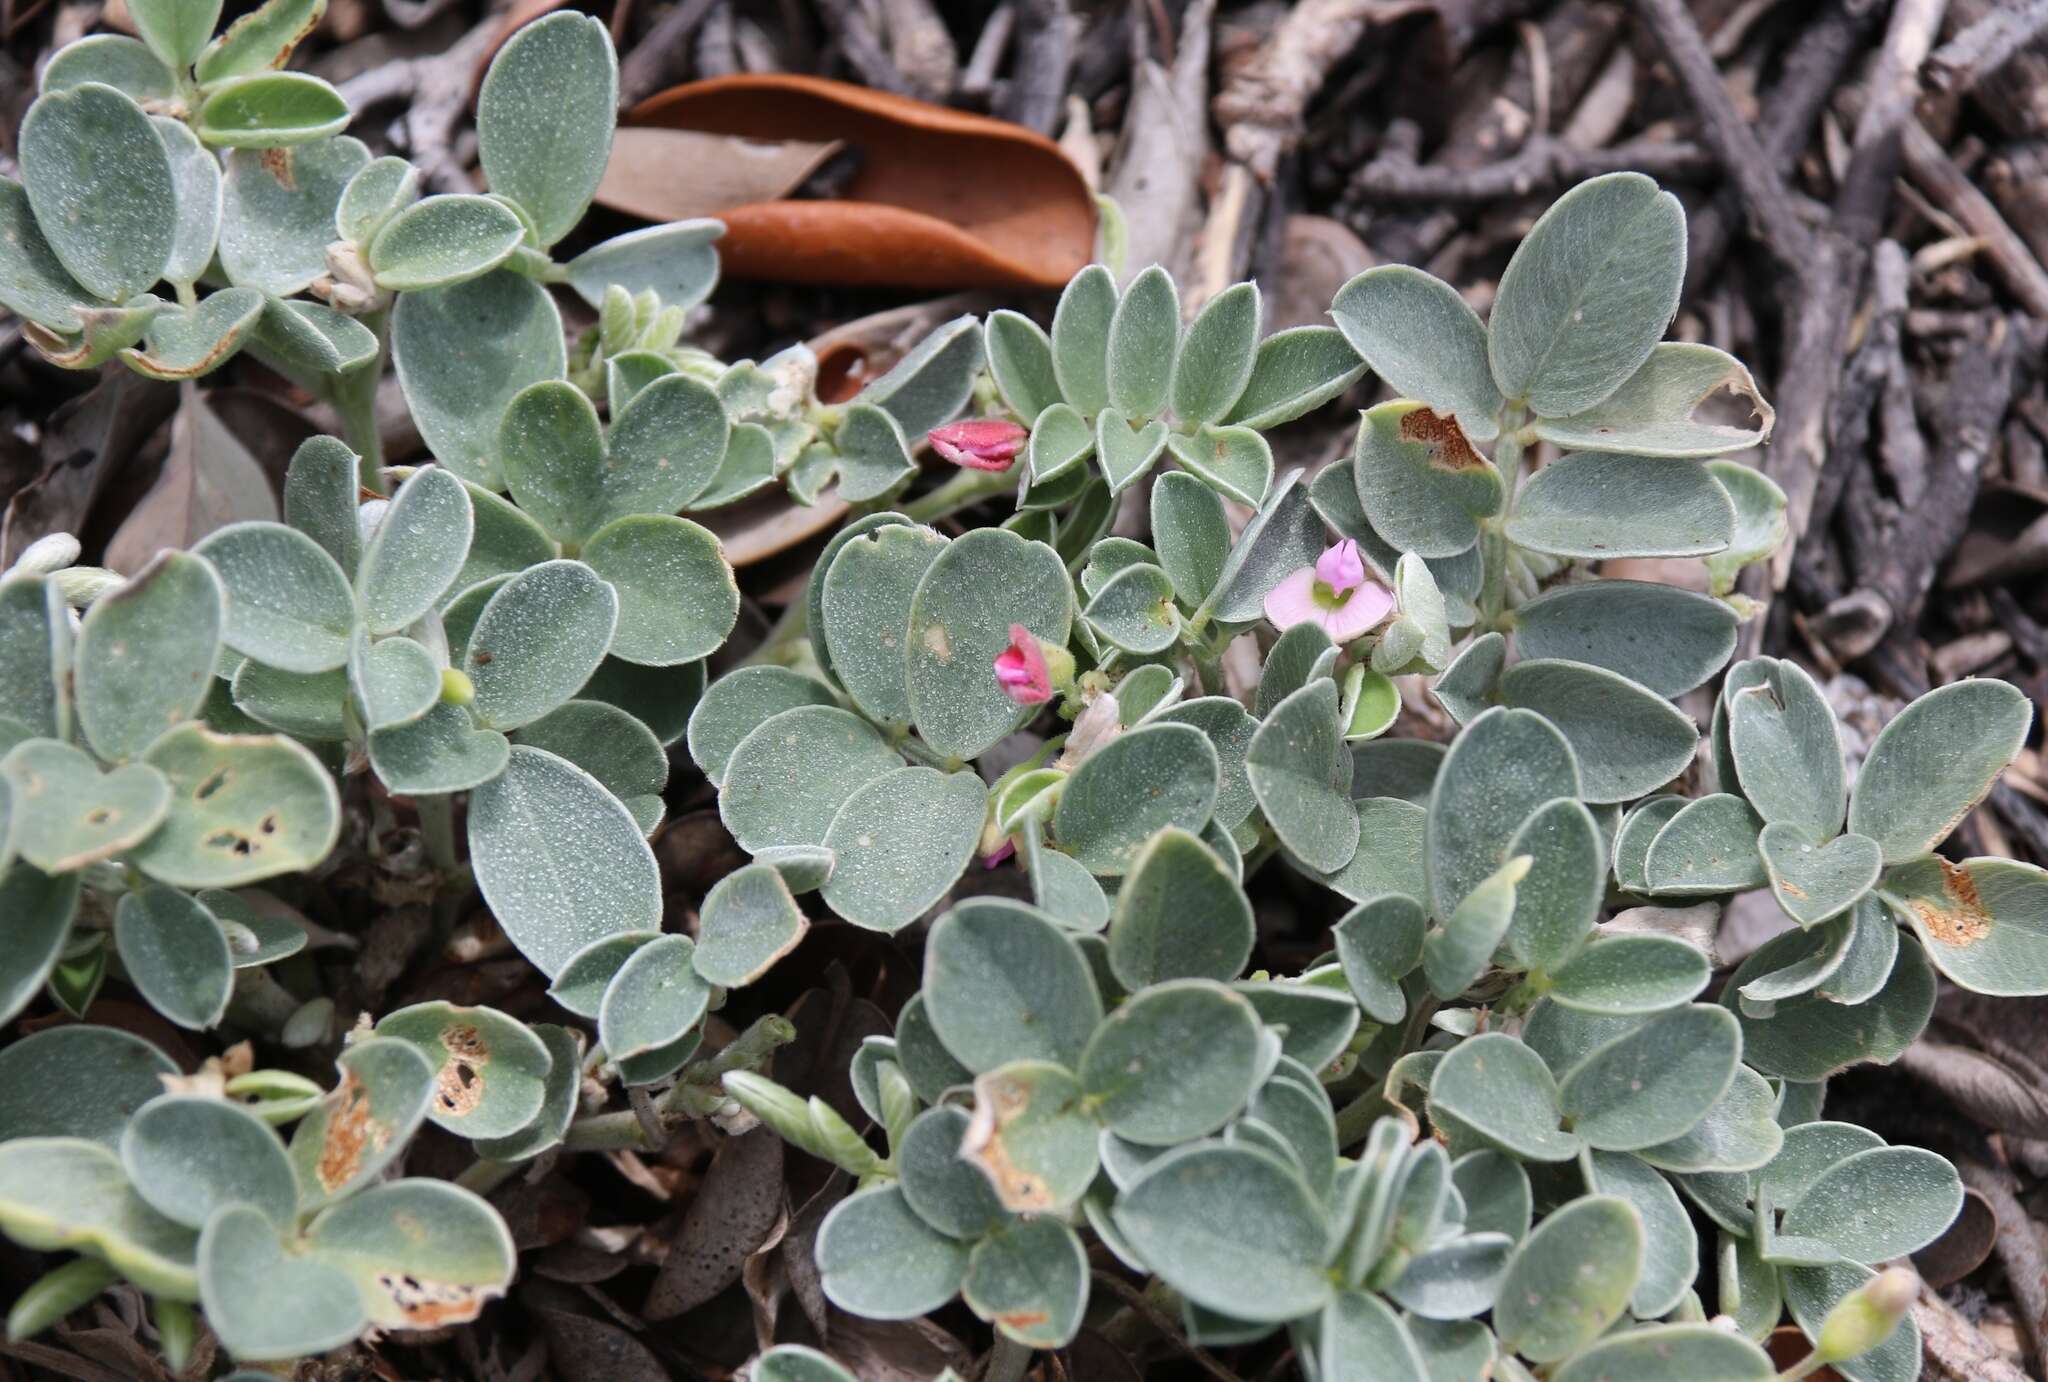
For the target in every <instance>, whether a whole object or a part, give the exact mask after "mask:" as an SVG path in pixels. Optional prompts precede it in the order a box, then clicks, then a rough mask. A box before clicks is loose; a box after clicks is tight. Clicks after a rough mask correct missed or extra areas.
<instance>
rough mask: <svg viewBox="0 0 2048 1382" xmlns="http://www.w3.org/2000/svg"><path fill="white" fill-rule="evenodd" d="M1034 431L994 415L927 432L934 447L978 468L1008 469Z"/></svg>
mask: <svg viewBox="0 0 2048 1382" xmlns="http://www.w3.org/2000/svg"><path fill="white" fill-rule="evenodd" d="M1030 435H1031V434H1030V433H1029V432H1027V431H1025V430H1024V429H1023V428H1022V427H1019V426H1018V425H1017V424H1016V423H1014V422H1008V421H1005V420H1004V419H1002V418H993V417H984V418H974V419H971V420H969V421H967V422H949V423H947V424H946V425H945V426H944V427H934V428H932V430H931V431H929V432H927V433H925V437H926V439H927V440H929V441H930V442H931V444H932V450H934V451H936V452H938V453H939V454H940V455H941V456H944V457H945V458H946V459H947V460H949V461H951V462H952V463H953V464H954V465H964V466H968V467H970V468H972V469H974V470H1008V469H1009V468H1010V465H1011V463H1012V462H1013V461H1015V460H1016V459H1017V453H1018V452H1019V451H1021V450H1023V449H1024V441H1025V438H1027V437H1029V436H1030Z"/></svg>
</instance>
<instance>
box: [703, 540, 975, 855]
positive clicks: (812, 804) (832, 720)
mask: <svg viewBox="0 0 2048 1382" xmlns="http://www.w3.org/2000/svg"><path fill="white" fill-rule="evenodd" d="M982 531H988V530H986V529H984V530H982ZM791 675H794V674H793V673H792V674H791ZM792 689H793V688H791V687H789V686H786V685H771V686H770V687H769V688H768V689H767V690H766V691H765V693H761V694H764V695H765V696H766V697H767V698H768V704H775V703H777V700H778V699H779V698H780V697H782V696H784V695H787V694H789V692H790V690H792ZM748 690H749V691H754V690H755V688H748ZM743 694H744V693H743ZM704 706H705V707H706V710H705V713H706V714H712V713H713V711H714V710H715V712H716V714H717V716H718V717H719V719H720V720H724V719H726V717H728V716H730V717H732V718H733V720H734V721H739V720H740V719H741V718H742V717H744V718H752V716H753V714H754V712H755V710H756V708H757V706H759V707H760V708H765V706H761V704H760V702H759V701H755V700H752V699H751V697H749V698H747V699H742V698H741V697H740V696H735V697H731V698H727V697H716V698H714V695H712V694H707V695H706V696H705V698H704ZM698 723H699V722H698V720H697V719H696V718H694V717H693V719H692V730H691V737H692V742H693V744H694V743H696V742H698V738H699V736H698V732H697V727H698ZM738 727H739V724H738V723H734V724H733V725H732V728H734V729H737V728H738ZM714 728H716V729H718V730H719V731H720V732H719V735H718V736H717V737H718V738H719V739H720V740H721V741H722V739H723V737H724V735H725V733H728V732H730V731H729V730H727V729H726V727H725V725H724V724H718V725H711V724H706V725H705V726H704V730H705V733H704V736H703V737H704V738H707V739H709V738H711V737H712V734H711V731H712V730H713V729H714ZM693 751H694V750H693ZM902 766H903V759H902V757H901V756H899V755H898V754H897V753H896V751H895V750H894V749H891V748H890V747H889V746H888V744H886V743H885V742H883V740H882V737H881V735H879V734H877V733H876V732H875V731H874V729H873V728H871V727H870V726H869V725H868V723H867V722H866V721H865V720H862V719H861V718H860V717H859V716H857V715H854V714H852V713H851V712H849V711H845V710H841V709H839V708H838V707H837V706H833V705H823V704H810V703H800V704H797V705H794V706H792V707H791V708H790V709H787V710H781V711H776V712H774V713H771V714H770V715H768V716H767V717H766V718H763V719H760V720H759V721H757V722H756V723H755V724H754V726H753V727H752V728H751V729H749V730H747V731H746V732H745V733H744V734H743V735H742V737H741V738H740V740H739V742H738V743H737V744H736V745H735V746H734V747H733V748H732V749H731V750H730V751H729V752H728V753H727V756H726V765H725V780H724V783H723V784H722V786H721V788H720V791H719V794H718V810H719V816H720V818H721V819H722V820H723V821H724V822H725V825H726V828H727V829H728V830H730V831H731V832H732V835H733V838H734V839H736V840H738V841H739V843H740V845H741V847H742V848H744V849H746V850H748V851H749V852H757V851H759V850H762V849H766V848H769V847H771V846H775V845H822V844H824V843H825V839H826V836H827V835H828V834H829V833H830V830H831V827H832V821H833V818H834V817H835V816H837V815H838V813H839V808H840V807H841V806H843V805H844V804H845V803H846V800H847V798H849V797H851V796H852V795H853V794H854V793H855V792H857V791H859V790H860V789H861V788H862V787H863V786H865V785H867V784H868V783H870V782H872V781H874V780H875V779H876V778H879V777H881V776H883V775H884V774H886V773H889V772H893V771H894V770H896V769H898V768H901V767H902Z"/></svg>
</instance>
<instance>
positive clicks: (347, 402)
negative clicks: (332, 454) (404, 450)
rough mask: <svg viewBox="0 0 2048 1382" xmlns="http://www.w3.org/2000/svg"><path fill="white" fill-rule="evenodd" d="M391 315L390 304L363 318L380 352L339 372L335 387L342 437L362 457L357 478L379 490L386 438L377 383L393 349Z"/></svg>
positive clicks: (369, 488)
mask: <svg viewBox="0 0 2048 1382" xmlns="http://www.w3.org/2000/svg"><path fill="white" fill-rule="evenodd" d="M390 315H391V314H390V310H389V309H388V308H387V309H386V310H384V311H382V312H373V313H370V314H369V315H368V316H365V317H363V318H362V319H361V320H362V323H363V325H364V326H367V327H369V328H370V330H371V331H372V332H374V333H375V334H376V337H377V353H376V354H375V355H374V356H372V357H371V358H370V359H369V360H367V361H366V362H364V363H363V364H360V365H358V366H356V367H355V368H354V369H352V370H350V371H348V372H347V373H346V374H341V375H337V376H335V379H334V391H333V397H334V408H335V411H336V412H338V413H340V414H341V431H342V439H343V440H344V441H346V442H347V443H348V444H349V449H350V450H352V451H354V452H355V453H356V454H357V455H358V456H360V457H362V462H361V464H360V465H359V467H358V471H357V479H358V480H359V481H360V483H361V484H362V486H363V488H364V489H367V490H370V491H372V492H373V493H376V494H382V493H383V492H384V473H383V472H384V442H383V439H382V438H381V437H379V436H378V434H377V383H378V381H379V380H381V379H382V378H383V377H384V357H385V355H386V354H387V353H389V352H388V342H387V341H386V339H385V337H386V334H387V333H386V331H385V326H386V324H387V322H388V321H389V319H390Z"/></svg>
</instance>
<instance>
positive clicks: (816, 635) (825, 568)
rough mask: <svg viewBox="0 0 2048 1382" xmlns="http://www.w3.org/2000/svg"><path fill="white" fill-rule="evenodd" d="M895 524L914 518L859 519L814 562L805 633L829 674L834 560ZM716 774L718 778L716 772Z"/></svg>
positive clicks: (807, 590)
mask: <svg viewBox="0 0 2048 1382" xmlns="http://www.w3.org/2000/svg"><path fill="white" fill-rule="evenodd" d="M892 526H901V527H910V526H913V525H912V523H911V520H909V519H907V518H905V517H904V516H903V515H902V514H900V513H890V512H887V511H883V512H881V513H871V514H865V515H863V516H862V517H859V518H856V519H854V520H853V521H852V522H850V523H847V524H846V525H845V526H844V527H842V528H840V529H839V531H838V532H836V533H834V534H833V535H832V536H831V538H830V539H828V540H827V541H826V543H825V546H824V548H823V550H821V551H820V552H819V553H818V559H817V561H815V562H813V563H812V565H811V576H810V580H809V582H808V583H807V584H806V586H805V589H804V616H805V617H804V632H805V633H806V634H807V635H808V636H809V638H810V643H811V653H812V655H813V656H814V657H816V658H817V660H818V667H819V670H821V671H822V672H825V673H827V674H828V675H829V674H832V673H833V672H834V668H833V665H832V649H831V646H830V645H829V643H828V641H827V639H826V637H825V578H826V577H827V576H828V575H830V574H831V570H832V566H833V563H834V562H836V561H837V560H838V559H839V552H840V550H841V549H842V548H844V547H845V546H846V545H847V544H848V543H850V542H852V541H853V540H854V539H855V538H858V537H861V536H862V535H864V534H866V533H871V532H873V531H874V530H875V529H877V528H886V527H892ZM700 766H701V765H700ZM706 771H707V772H708V771H709V769H708V768H707V769H706ZM713 777H714V780H715V777H716V775H715V774H714V775H713Z"/></svg>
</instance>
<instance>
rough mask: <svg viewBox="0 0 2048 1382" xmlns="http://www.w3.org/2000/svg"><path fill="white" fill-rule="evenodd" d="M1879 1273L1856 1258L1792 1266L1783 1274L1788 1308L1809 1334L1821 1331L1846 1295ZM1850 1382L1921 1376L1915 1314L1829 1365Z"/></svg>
mask: <svg viewBox="0 0 2048 1382" xmlns="http://www.w3.org/2000/svg"><path fill="white" fill-rule="evenodd" d="M1874 1275H1876V1273H1874V1272H1872V1271H1871V1270H1870V1268H1868V1267H1865V1266H1861V1265H1859V1264H1857V1263H1853V1262H1837V1263H1835V1264H1833V1265H1832V1266H1826V1267H1787V1268H1785V1269H1783V1270H1781V1271H1780V1272H1779V1273H1778V1280H1779V1281H1780V1282H1781V1283H1782V1284H1783V1287H1784V1293H1785V1307H1786V1309H1787V1310H1789V1311H1790V1312H1791V1314H1792V1318H1793V1319H1794V1320H1796V1321H1797V1322H1798V1324H1799V1328H1800V1329H1801V1331H1802V1332H1804V1333H1805V1334H1806V1336H1807V1338H1809V1339H1811V1338H1813V1337H1815V1336H1816V1335H1818V1334H1819V1333H1820V1328H1821V1321H1822V1320H1824V1319H1826V1318H1827V1315H1828V1312H1829V1311H1830V1310H1832V1309H1834V1308H1835V1306H1836V1305H1838V1304H1840V1302H1841V1299H1842V1297H1843V1296H1846V1295H1848V1294H1849V1293H1850V1292H1851V1291H1853V1290H1855V1289H1857V1288H1858V1287H1860V1286H1862V1285H1863V1284H1864V1283H1865V1282H1867V1281H1869V1280H1870V1279H1871V1277H1872V1276H1874ZM1830 1366H1831V1367H1833V1368H1834V1370H1835V1371H1836V1372H1838V1373H1840V1374H1841V1375H1842V1376H1843V1377H1846V1378H1848V1379H1849V1382H1915V1379H1917V1378H1918V1377H1920V1376H1921V1344H1920V1326H1919V1323H1918V1322H1917V1321H1915V1320H1914V1319H1913V1317H1912V1315H1911V1314H1908V1315H1907V1316H1906V1317H1905V1318H1904V1319H1902V1320H1900V1321H1899V1327H1898V1328H1897V1329H1896V1330H1894V1331H1893V1333H1892V1336H1891V1337H1890V1338H1889V1339H1886V1340H1885V1341H1884V1342H1883V1343H1881V1344H1879V1345H1878V1346H1877V1347H1876V1348H1874V1349H1871V1350H1869V1351H1868V1352H1866V1353H1861V1354H1858V1355H1857V1356H1856V1357H1854V1358H1847V1359H1843V1360H1842V1361H1840V1362H1837V1363H1833V1364H1830Z"/></svg>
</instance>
